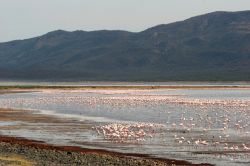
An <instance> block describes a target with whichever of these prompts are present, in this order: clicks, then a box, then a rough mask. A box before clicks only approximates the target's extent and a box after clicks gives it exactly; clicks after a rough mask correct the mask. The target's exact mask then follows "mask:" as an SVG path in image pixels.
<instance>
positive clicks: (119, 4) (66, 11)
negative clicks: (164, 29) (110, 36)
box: [0, 0, 250, 42]
mask: <svg viewBox="0 0 250 166" xmlns="http://www.w3.org/2000/svg"><path fill="white" fill-rule="evenodd" d="M240 10H250V0H0V42H5V41H10V40H16V39H26V38H30V37H35V36H39V35H42V34H45V33H47V32H50V31H53V30H58V29H62V30H68V31H74V30H86V31H93V30H102V29H107V30H118V29H119V30H127V31H133V32H138V31H142V30H145V29H147V28H149V27H152V26H155V25H158V24H166V23H171V22H175V21H180V20H183V19H187V18H189V17H192V16H196V15H200V14H204V13H209V12H213V11H240Z"/></svg>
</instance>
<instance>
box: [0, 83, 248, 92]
mask: <svg viewBox="0 0 250 166" xmlns="http://www.w3.org/2000/svg"><path fill="white" fill-rule="evenodd" d="M41 89H61V90H85V89H250V85H156V86H150V85H126V86H125V85H124V86H123V85H103V86H102V85H100V86H89V85H87V86H67V85H65V86H61V85H60V86H59V85H58V86H56V85H52V86H49V85H48V86H40V85H37V86H36V85H16V86H0V94H1V93H11V92H13V91H10V90H41Z"/></svg>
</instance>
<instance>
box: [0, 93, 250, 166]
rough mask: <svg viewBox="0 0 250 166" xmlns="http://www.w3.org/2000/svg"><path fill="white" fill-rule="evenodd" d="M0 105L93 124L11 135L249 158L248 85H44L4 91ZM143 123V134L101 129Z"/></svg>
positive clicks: (221, 161) (195, 156) (189, 156)
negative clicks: (116, 135)
mask: <svg viewBox="0 0 250 166" xmlns="http://www.w3.org/2000/svg"><path fill="white" fill-rule="evenodd" d="M0 107H1V108H18V109H29V110H35V111H36V112H37V113H42V114H50V115H57V116H60V117H63V118H74V119H76V120H77V121H85V122H87V123H90V124H91V125H92V126H93V129H89V130H87V131H86V130H84V131H81V130H77V131H74V130H72V131H68V132H65V133H62V132H58V133H57V132H56V131H53V136H52V135H51V134H52V133H50V132H49V131H39V132H38V133H36V132H34V131H31V130H27V129H25V130H16V131H13V132H12V133H11V134H12V135H19V136H25V137H28V138H34V139H42V140H45V141H48V142H52V143H63V144H69V145H78V146H83V147H88V148H104V149H108V150H115V151H120V152H133V153H144V154H145V153H146V154H150V155H154V156H158V157H165V158H175V159H184V160H188V161H191V162H195V163H200V162H206V163H215V164H218V165H249V164H250V163H249V162H250V121H249V120H250V89H209V90H208V89H200V90H198V89H197V90H194V89H180V90H173V89H158V90H64V91H61V90H43V91H39V92H29V93H16V94H3V95H0ZM141 123H143V124H146V125H148V124H150V125H153V126H150V127H149V126H146V127H145V128H143V130H144V131H145V132H146V136H145V137H143V139H132V138H131V139H124V140H119V139H113V137H112V138H110V137H104V135H103V133H102V132H101V131H102V130H101V129H99V128H100V127H102V126H105V125H114V124H118V125H121V126H126V125H132V124H134V125H138V124H141ZM0 125H11V123H6V122H5V123H0ZM41 125H44V124H41ZM131 129H134V128H133V127H131ZM41 130H42V129H41ZM3 132H4V131H3ZM98 132H99V134H98ZM41 133H42V134H41ZM48 136H49V137H48ZM38 137H39V138H38ZM248 148H249V149H248Z"/></svg>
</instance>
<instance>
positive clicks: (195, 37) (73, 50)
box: [0, 11, 250, 81]
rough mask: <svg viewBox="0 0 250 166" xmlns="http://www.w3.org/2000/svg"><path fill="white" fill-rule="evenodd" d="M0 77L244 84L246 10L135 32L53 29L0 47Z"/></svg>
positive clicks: (248, 60)
mask: <svg viewBox="0 0 250 166" xmlns="http://www.w3.org/2000/svg"><path fill="white" fill-rule="evenodd" d="M0 78H1V79H15V80H18V79H21V80H25V79H26V80H56V81H62V80H63V81H67V80H68V81H79V80H82V81H83V80H95V81H99V80H101V81H106V80H115V81H179V80H185V81H249V80H250V11H241V12H214V13H209V14H205V15H201V16H197V17H193V18H190V19H187V20H184V21H180V22H175V23H171V24H163V25H158V26H155V27H152V28H149V29H147V30H145V31H142V32H139V33H132V32H127V31H107V30H102V31H91V32H86V31H74V32H67V31H63V30H57V31H53V32H49V33H47V34H45V35H43V36H39V37H35V38H31V39H26V40H17V41H11V42H6V43H0Z"/></svg>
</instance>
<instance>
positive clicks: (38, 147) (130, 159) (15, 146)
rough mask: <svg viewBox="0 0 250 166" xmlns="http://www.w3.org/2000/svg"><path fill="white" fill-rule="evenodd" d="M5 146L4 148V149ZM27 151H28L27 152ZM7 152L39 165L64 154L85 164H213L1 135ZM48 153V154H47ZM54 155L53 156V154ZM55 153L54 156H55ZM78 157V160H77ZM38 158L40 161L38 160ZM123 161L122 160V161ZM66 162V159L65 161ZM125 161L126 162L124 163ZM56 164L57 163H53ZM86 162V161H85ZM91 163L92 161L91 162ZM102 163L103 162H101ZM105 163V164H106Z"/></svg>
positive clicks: (71, 161) (0, 149)
mask: <svg viewBox="0 0 250 166" xmlns="http://www.w3.org/2000/svg"><path fill="white" fill-rule="evenodd" d="M3 148H4V149H3ZM34 150H35V151H37V153H36V154H33V158H32V157H31V156H29V155H27V154H28V153H29V152H28V151H34ZM25 152H26V153H25ZM41 152H43V153H42V154H41ZM3 153H6V154H8V155H10V154H12V155H23V156H25V155H26V156H25V158H26V159H28V160H30V161H32V162H35V163H37V164H38V165H39V164H41V163H38V162H42V161H39V159H40V158H42V157H45V158H48V159H49V158H51V157H52V158H53V160H54V159H55V157H58V159H59V158H61V157H60V155H62V156H65V155H66V156H67V158H68V159H69V161H68V163H66V164H79V162H80V163H81V162H82V163H81V164H83V163H84V162H87V163H88V161H87V160H88V159H87V158H86V156H87V157H88V158H89V159H90V158H91V157H93V158H94V159H95V160H96V162H97V163H98V160H99V159H104V160H106V161H107V165H108V163H109V164H112V163H113V164H116V165H117V164H122V163H123V164H127V165H186V166H210V165H211V166H212V164H207V163H201V164H192V163H190V162H187V161H182V160H174V159H164V158H156V157H152V156H150V155H146V154H135V153H119V152H112V151H107V150H102V149H86V148H80V147H75V146H55V145H51V144H46V143H45V142H42V141H35V140H29V139H25V138H20V137H9V136H1V135H0V156H1V154H3ZM46 154H47V155H46ZM51 155H52V156H51ZM53 155H54V157H53ZM81 156H82V157H85V158H86V159H85V161H84V160H83V161H80V160H81V159H80V160H79V158H81ZM76 159H78V161H76ZM36 160H38V161H36ZM53 160H52V161H49V160H47V161H46V162H49V163H50V162H51V163H53V162H56V164H65V163H60V161H56V160H55V161H53ZM91 161H93V160H91ZM121 161H122V162H121ZM63 162H66V161H63ZM124 162H125V163H124ZM53 164H55V163H53ZM85 164H86V163H85ZM89 164H91V163H89ZM99 164H100V165H102V164H103V163H102V162H100V163H99ZM104 165H105V164H104Z"/></svg>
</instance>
